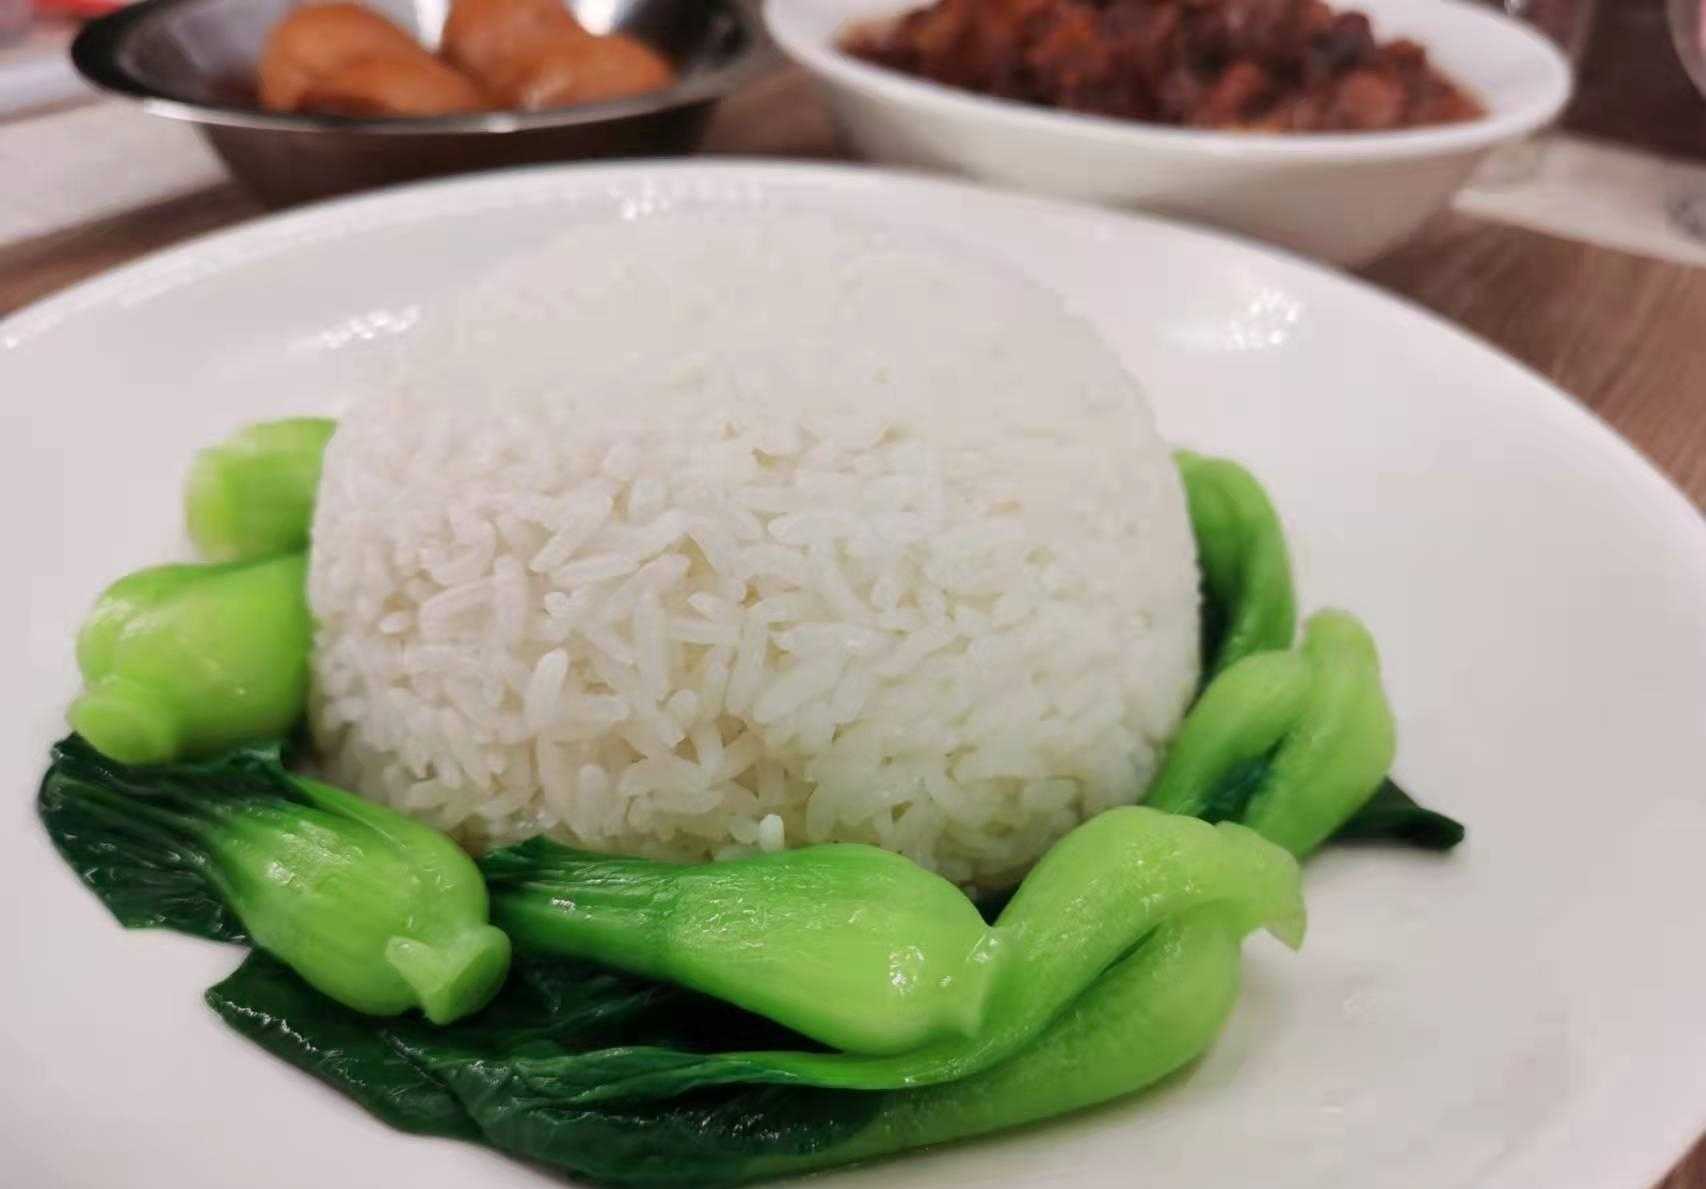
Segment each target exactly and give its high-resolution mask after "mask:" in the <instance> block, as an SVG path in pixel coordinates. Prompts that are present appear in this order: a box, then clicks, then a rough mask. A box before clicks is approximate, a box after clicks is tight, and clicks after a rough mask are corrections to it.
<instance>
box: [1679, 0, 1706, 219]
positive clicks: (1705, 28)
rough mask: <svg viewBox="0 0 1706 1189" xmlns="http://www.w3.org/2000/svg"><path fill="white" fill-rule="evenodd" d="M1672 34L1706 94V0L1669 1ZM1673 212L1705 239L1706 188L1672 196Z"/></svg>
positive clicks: (1684, 64)
mask: <svg viewBox="0 0 1706 1189" xmlns="http://www.w3.org/2000/svg"><path fill="white" fill-rule="evenodd" d="M1670 35H1671V39H1672V40H1673V41H1675V42H1676V53H1677V57H1679V58H1681V59H1682V65H1683V66H1684V68H1686V69H1687V71H1688V77H1689V78H1691V79H1693V80H1694V85H1695V86H1696V87H1697V88H1699V90H1700V93H1701V94H1702V95H1706V0H1670ZM1702 118H1706V113H1702ZM1670 215H1671V221H1672V222H1673V223H1675V224H1676V227H1677V229H1678V230H1679V231H1681V232H1683V233H1684V234H1685V235H1689V236H1692V237H1694V238H1695V239H1700V240H1706V190H1695V191H1692V192H1688V193H1683V194H1677V195H1675V196H1674V197H1672V198H1671V200H1670Z"/></svg>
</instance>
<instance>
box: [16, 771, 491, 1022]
mask: <svg viewBox="0 0 1706 1189" xmlns="http://www.w3.org/2000/svg"><path fill="white" fill-rule="evenodd" d="M39 807H40V811H41V814H42V817H43V818H44V820H45V821H46V824H47V826H48V832H49V834H50V836H51V837H52V838H53V839H54V843H55V845H56V846H57V847H58V848H59V851H60V853H61V854H62V855H64V857H65V858H66V860H67V861H68V862H69V863H70V864H71V865H72V867H73V868H74V869H75V870H76V871H77V872H78V874H79V875H80V876H81V877H82V878H83V880H84V881H85V882H86V883H88V884H89V885H90V886H91V887H92V888H94V889H95V890H96V891H97V892H99V893H100V895H101V896H102V898H103V900H105V901H106V903H107V904H108V905H109V907H111V908H112V909H113V911H114V913H115V915H117V916H118V917H119V919H120V920H121V921H123V922H124V923H125V924H127V925H152V924H169V925H174V926H179V927H181V926H182V925H183V923H184V922H183V921H182V920H181V919H180V918H179V916H178V914H179V913H180V912H183V911H189V912H190V913H192V919H191V921H190V923H191V924H192V925H193V926H199V930H198V931H201V932H203V933H204V934H208V933H211V934H212V935H215V936H226V937H233V938H236V937H240V936H244V935H246V936H247V937H248V938H249V939H251V940H252V941H253V942H254V944H255V945H257V946H259V947H260V948H262V949H264V950H267V951H268V952H270V953H272V954H274V955H275V956H277V957H278V958H280V959H281V960H283V961H284V962H285V963H286V964H288V965H289V966H290V967H291V968H292V969H293V970H295V971H296V972H297V973H298V974H300V975H301V976H302V977H303V978H304V979H305V980H306V981H307V982H308V983H309V984H310V985H312V986H314V987H315V988H317V989H318V990H320V991H321V992H323V993H324V994H326V995H328V996H330V997H331V998H333V999H335V1000H337V1001H338V1002H339V1003H342V1004H345V1005H347V1006H349V1007H351V1008H354V1009H355V1010H357V1011H360V1012H365V1013H368V1014H371V1015H382V1016H383V1015H395V1014H397V1013H398V1012H402V1011H406V1010H408V1009H410V1008H414V1007H419V1008H420V1009H421V1010H422V1011H423V1012H424V1013H425V1014H426V1016H427V1018H428V1019H430V1020H433V1021H434V1022H437V1023H444V1022H447V1021H450V1020H454V1019H457V1018H458V1017H461V1016H465V1015H467V1014H468V1013H470V1012H472V1011H476V1010H478V1009H479V1008H480V1007H482V1006H484V1005H485V1004H486V1002H487V1001H488V1000H489V999H491V997H492V996H493V995H494V994H495V993H496V992H497V989H498V987H499V986H500V985H501V984H502V982H503V978H504V973H505V971H506V970H507V969H508V966H509V949H510V947H509V939H508V938H507V937H505V936H504V934H503V933H501V932H500V931H498V930H497V929H495V928H493V927H492V926H491V925H489V924H488V923H487V918H486V913H487V903H486V888H485V884H484V882H483V881H482V880H481V878H480V873H479V870H478V869H477V868H476V867H475V866H474V864H473V862H472V860H470V859H469V858H468V856H467V855H465V854H463V853H462V851H461V850H460V849H458V848H457V846H456V844H455V843H453V842H451V841H450V839H448V838H446V837H445V836H444V835H442V834H440V833H438V832H437V831H436V830H432V829H429V828H428V827H426V826H423V825H420V824H418V823H416V822H413V821H410V820H409V819H408V818H406V817H403V816H402V815H401V814H398V813H396V812H394V811H392V810H390V809H386V808H384V807H383V806H379V805H375V804H373V803H371V802H368V801H364V800H362V799H361V798H360V797H356V796H353V795H351V794H350V793H346V792H343V791H341V790H339V789H335V788H332V787H331V786H329V785H325V784H321V783H320V782H318V781H315V780H308V779H305V778H302V777H297V776H292V775H290V774H289V773H287V772H286V771H285V770H284V769H283V767H282V766H281V765H280V764H279V762H278V757H277V754H276V752H273V751H254V752H248V753H242V754H241V755H240V756H239V757H237V758H236V759H234V760H227V761H225V762H223V763H221V764H218V765H214V766H208V767H200V766H196V765H187V764H186V765H173V766H169V767H154V768H145V769H135V768H129V767H126V766H123V765H118V764H113V763H111V762H109V761H107V760H105V759H103V758H102V757H100V756H99V755H97V754H96V753H95V752H94V751H93V750H92V749H90V748H89V747H88V746H87V745H85V744H84V743H83V742H82V741H81V740H78V739H76V738H72V739H69V740H67V741H65V742H64V743H62V744H60V745H59V747H58V748H56V749H55V762H54V766H53V767H52V768H51V769H50V770H49V772H48V776H47V779H46V780H45V781H44V783H43V785H42V791H41V796H40V799H39ZM203 887H211V888H212V889H213V890H215V891H216V892H217V893H218V896H219V898H220V899H221V900H222V901H223V904H224V907H225V909H226V910H227V911H228V913H229V917H224V916H221V915H219V914H218V913H212V912H208V911H206V910H205V909H203V908H200V907H198V905H199V904H200V903H201V902H202V900H201V898H200V892H201V889H202V888H203ZM164 889H170V894H169V895H163V894H162V893H163V890H164Z"/></svg>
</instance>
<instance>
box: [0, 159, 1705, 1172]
mask: <svg viewBox="0 0 1706 1189" xmlns="http://www.w3.org/2000/svg"><path fill="white" fill-rule="evenodd" d="M695 175H701V176H704V177H705V178H706V179H707V181H713V180H716V181H725V182H734V183H743V182H744V183H749V184H750V185H751V186H753V187H754V188H756V189H763V188H764V187H766V186H771V185H781V186H794V187H797V188H798V189H799V190H810V189H820V190H823V189H827V190H828V191H830V192H833V193H837V194H846V193H849V192H860V191H863V192H866V193H876V192H881V191H883V190H886V189H890V188H898V189H899V190H900V191H901V192H902V193H903V195H904V193H906V192H912V193H917V194H921V195H935V196H937V197H938V198H941V197H957V198H959V199H960V200H962V201H963V202H965V203H968V204H987V205H990V206H994V207H1004V208H1006V209H1008V210H1010V211H1015V212H1022V211H1031V212H1035V213H1037V214H1038V215H1039V216H1042V215H1047V216H1049V217H1050V218H1051V219H1055V220H1060V221H1062V222H1063V223H1072V222H1076V223H1077V224H1078V225H1079V226H1082V227H1085V228H1088V229H1091V230H1098V229H1106V230H1107V231H1108V233H1110V234H1112V235H1116V236H1117V235H1120V234H1123V233H1124V232H1125V231H1127V230H1129V229H1131V228H1134V227H1136V228H1142V229H1144V230H1146V231H1147V232H1150V233H1156V234H1161V235H1165V236H1169V237H1177V238H1180V239H1183V240H1187V241H1193V242H1195V243H1196V244H1198V245H1200V246H1201V247H1203V248H1204V249H1206V250H1211V251H1226V250H1231V251H1232V252H1233V253H1234V254H1235V255H1237V256H1239V257H1242V258H1243V259H1245V260H1248V261H1250V262H1251V263H1252V264H1253V265H1260V266H1262V267H1264V268H1266V269H1268V270H1269V271H1270V274H1272V275H1277V277H1278V279H1279V280H1280V281H1281V282H1286V281H1290V280H1292V279H1301V280H1302V281H1304V282H1305V283H1308V284H1311V285H1318V286H1323V287H1325V289H1326V290H1327V291H1330V292H1333V293H1335V294H1339V295H1343V296H1345V297H1346V298H1349V299H1352V300H1354V301H1356V303H1357V304H1359V305H1361V306H1362V307H1364V308H1366V309H1368V310H1369V311H1370V316H1374V317H1380V318H1386V319H1389V320H1395V324H1402V323H1404V322H1405V321H1407V320H1408V319H1415V318H1418V317H1419V318H1420V319H1421V320H1422V322H1423V323H1424V324H1426V325H1429V326H1431V328H1432V329H1433V330H1434V331H1436V332H1444V333H1446V334H1448V335H1449V336H1451V337H1452V339H1454V340H1455V341H1456V342H1457V343H1458V344H1459V345H1461V346H1462V347H1464V348H1466V349H1468V350H1469V351H1470V352H1472V353H1474V356H1475V358H1476V359H1477V360H1478V361H1479V362H1480V363H1481V364H1482V365H1483V366H1485V367H1487V368H1494V369H1502V374H1503V375H1505V376H1507V377H1509V379H1510V381H1511V382H1510V383H1509V384H1508V385H1502V386H1497V387H1498V391H1499V392H1500V394H1501V397H1507V398H1509V399H1511V400H1513V401H1515V400H1516V399H1517V398H1518V396H1519V392H1518V390H1519V389H1520V400H1521V402H1522V405H1523V407H1524V409H1525V410H1530V411H1532V412H1533V413H1534V414H1535V415H1538V416H1544V417H1550V418H1553V419H1554V424H1555V425H1556V426H1557V427H1558V429H1559V432H1568V433H1570V434H1572V435H1573V436H1576V437H1577V438H1578V439H1580V440H1583V441H1584V443H1586V444H1589V445H1591V446H1592V447H1593V448H1594V449H1595V453H1596V454H1597V455H1598V456H1599V457H1601V458H1603V459H1605V460H1606V463H1607V466H1608V467H1613V466H1614V470H1613V471H1612V473H1611V475H1610V476H1608V478H1609V479H1610V480H1612V481H1622V482H1623V483H1625V484H1626V490H1628V491H1630V492H1631V494H1634V495H1636V496H1638V497H1639V502H1638V504H1636V506H1635V508H1634V509H1632V512H1631V514H1632V515H1643V516H1646V517H1648V518H1649V519H1650V520H1652V521H1653V522H1654V525H1653V526H1654V528H1655V530H1656V532H1657V533H1658V534H1659V535H1661V536H1662V537H1663V538H1664V539H1665V540H1666V541H1671V542H1678V543H1680V544H1682V545H1683V546H1685V547H1686V546H1692V547H1693V548H1695V549H1696V550H1697V551H1698V553H1699V558H1698V560H1699V561H1701V562H1703V563H1706V513H1703V512H1702V510H1701V509H1699V508H1697V507H1696V505H1695V504H1694V502H1693V501H1692V500H1691V498H1690V497H1689V496H1688V495H1687V494H1686V493H1685V492H1684V491H1683V490H1682V489H1681V487H1680V486H1679V485H1678V484H1677V483H1676V481H1675V480H1673V479H1672V478H1671V477H1670V476H1669V475H1668V474H1666V473H1665V472H1664V471H1662V470H1661V469H1660V468H1659V467H1658V466H1657V464H1655V463H1654V462H1653V461H1652V460H1650V459H1649V458H1647V457H1646V456H1645V455H1644V454H1643V453H1642V452H1641V451H1640V450H1639V449H1638V448H1637V447H1636V446H1635V445H1634V444H1633V443H1632V442H1630V441H1629V440H1628V439H1626V438H1625V437H1623V435H1622V434H1620V433H1618V432H1617V431H1616V430H1615V429H1613V428H1612V427H1611V426H1610V425H1609V424H1607V423H1606V422H1605V421H1604V420H1603V419H1602V418H1601V417H1600V416H1599V415H1598V414H1597V413H1596V412H1594V410H1592V409H1591V408H1589V407H1588V406H1587V405H1585V404H1584V403H1583V402H1582V401H1580V400H1579V399H1577V398H1576V397H1574V396H1572V395H1570V394H1569V393H1568V392H1566V391H1564V390H1563V389H1561V388H1559V387H1558V386H1556V385H1554V384H1553V383H1551V382H1550V381H1549V380H1547V379H1546V378H1545V377H1544V376H1542V375H1540V374H1539V373H1538V372H1537V371H1535V370H1534V369H1533V368H1531V367H1529V366H1527V365H1526V364H1524V363H1522V362H1520V361H1518V360H1516V359H1514V358H1512V357H1511V356H1509V355H1506V354H1505V353H1504V352H1502V351H1500V350H1499V349H1498V348H1496V347H1494V346H1493V345H1491V344H1490V343H1488V342H1487V341H1486V340H1484V339H1482V338H1481V337H1480V336H1478V335H1476V334H1474V333H1472V332H1470V331H1468V330H1466V329H1464V328H1462V327H1461V326H1458V325H1456V324H1454V323H1452V322H1450V321H1448V320H1447V319H1445V318H1443V317H1441V316H1440V315H1438V314H1435V313H1433V312H1432V311H1431V310H1428V309H1427V308H1426V307H1423V306H1421V305H1420V304H1418V303H1416V302H1415V301H1413V300H1411V299H1408V298H1405V297H1401V296H1398V295H1395V294H1392V293H1389V292H1387V291H1385V290H1382V289H1379V288H1377V287H1375V286H1374V285H1372V284H1371V283H1369V282H1367V281H1365V280H1362V279H1361V278H1358V277H1355V276H1351V275H1348V274H1344V273H1341V272H1338V271H1336V270H1334V269H1331V268H1329V267H1326V266H1323V265H1320V264H1317V263H1314V262H1311V261H1308V260H1305V259H1302V258H1300V257H1298V256H1296V255H1294V254H1292V253H1289V252H1287V251H1284V250H1282V249H1278V248H1274V247H1271V246H1268V245H1264V244H1259V243H1254V242H1252V241H1249V240H1247V239H1244V238H1242V237H1239V236H1236V235H1231V234H1227V233H1225V232H1220V231H1211V230H1206V229H1202V228H1198V227H1194V226H1191V225H1188V224H1184V223H1181V222H1178V221H1176V220H1171V219H1165V218H1160V217H1157V216H1153V215H1138V214H1133V213H1129V212H1123V211H1113V210H1107V209H1103V208H1097V207H1093V206H1088V205H1085V204H1079V203H1073V202H1067V201H1062V200H1057V199H1051V198H1041V197H1035V196H1031V195H1024V194H1015V193H1008V192H1003V191H1000V190H996V189H992V188H986V187H982V186H977V185H973V184H969V183H966V182H961V181H954V180H946V179H941V178H938V177H934V176H930V175H924V174H919V173H912V172H907V171H898V170H886V169H876V168H872V167H869V166H863V165H851V164H845V163H828V162H811V163H795V162H776V161H769V160H754V159H743V158H714V159H708V158H689V159H682V160H675V161H667V162H622V163H615V164H602V163H601V164H571V165H546V166H530V167H523V168H520V169H513V170H502V171H495V172H492V173H485V174H475V175H469V176H465V177H457V178H447V179H436V180H432V181H427V182H423V183H417V184H414V185H409V186H404V187H397V188H394V189H389V190H383V191H378V192H373V193H368V194H361V195H355V196H350V197H345V198H340V199H335V200H331V201H328V202H324V203H319V204H315V205H312V206H308V207H305V208H300V209H297V210H292V211H286V212H280V213H275V214H270V215H266V216H262V217H260V218H257V219H254V220H251V221H248V222H245V223H243V224H240V225H238V226H235V227H230V228H224V229H220V230H216V231H213V232H209V233H204V234H201V235H197V236H195V237H192V238H191V239H189V240H186V241H184V242H182V243H180V244H176V245H173V246H171V247H169V248H165V249H161V250H158V251H156V252H152V253H149V254H147V255H146V256H144V257H142V258H140V259H138V260H136V261H132V262H130V263H128V264H125V265H123V266H121V267H119V268H117V269H113V270H110V271H108V272H106V273H103V274H100V275H97V276H95V277H92V278H89V279H86V280H84V281H82V282H80V283H78V284H76V285H74V286H72V287H70V288H69V289H67V290H65V291H63V292H61V293H59V294H56V295H53V296H50V297H48V298H46V299H43V300H41V301H38V302H36V303H34V304H32V305H30V306H27V307H25V308H23V309H22V310H20V311H17V312H16V313H14V314H12V315H10V316H8V317H7V318H5V319H3V320H0V387H4V373H5V372H6V370H7V368H8V366H9V364H11V363H12V361H14V360H18V359H20V358H21V357H22V356H23V355H24V354H26V352H25V351H23V350H22V349H23V348H25V347H27V346H28V344H29V343H31V342H32V341H34V340H35V339H37V338H39V337H42V336H48V335H51V334H53V333H55V332H56V331H57V330H58V329H59V328H60V327H63V326H65V325H67V324H68V323H71V322H73V321H74V320H75V319H76V318H77V317H78V316H79V315H80V314H83V313H85V312H92V311H95V310H99V309H103V308H116V309H120V310H122V309H123V308H124V307H125V306H127V305H131V304H138V303H141V302H145V301H148V300H151V299H152V298H154V297H158V296H163V295H165V294H167V293H170V292H172V291H174V290H176V289H178V288H180V287H182V286H186V285H190V284H193V283H195V282H196V281H198V280H201V279H204V278H206V277H209V276H214V275H220V274H225V273H228V272H230V271H232V270H235V269H240V268H242V267H244V266H245V265H246V264H248V263H250V262H253V261H257V260H262V259H267V258H271V257H272V256H274V255H276V254H277V253H280V252H286V251H289V250H290V249H291V248H292V247H294V246H298V245H302V244H307V243H320V242H325V241H335V240H338V239H341V238H347V237H353V236H358V235H360V234H362V233H364V232H366V231H368V230H372V229H378V228H394V227H398V226H403V225H407V224H409V223H412V222H416V221H430V220H432V219H434V218H437V217H440V216H442V215H445V214H452V215H454V214H465V213H468V212H471V211H483V210H491V209H501V208H504V207H522V206H536V205H542V204H549V203H551V202H553V201H560V200H563V199H565V198H569V197H573V196H575V195H579V194H586V193H589V192H597V191H599V190H603V191H605V192H611V193H614V192H620V191H621V190H623V189H624V188H628V187H632V186H636V185H640V184H643V183H644V181H645V180H646V179H647V178H648V177H658V178H673V179H675V183H674V184H676V185H678V186H679V185H681V184H682V182H681V180H682V179H688V180H689V181H691V179H692V178H693V177H694V176H695ZM1406 316H1408V319H1407V318H1406ZM1410 324H1411V325H1414V324H1415V323H1414V322H1413V321H1412V322H1410ZM1490 387H1492V386H1490ZM1475 399H1485V398H1484V397H1481V396H1479V395H1478V396H1477V397H1476V398H1475ZM1613 460H1615V463H1613ZM1661 517H1662V521H1661V520H1660V518H1661ZM1699 572H1700V574H1701V575H1702V576H1703V577H1706V568H1702V569H1700V571H1699ZM1702 589H1703V590H1706V586H1703V587H1702ZM32 820H33V819H32ZM1683 1089H1684V1087H1681V1086H1678V1085H1674V1084H1669V1083H1668V1082H1667V1083H1666V1084H1665V1090H1666V1093H1665V1094H1664V1095H1663V1100H1664V1101H1666V1102H1668V1103H1669V1104H1671V1105H1670V1109H1669V1110H1651V1109H1650V1110H1648V1111H1647V1113H1646V1118H1647V1120H1648V1124H1649V1127H1650V1134H1651V1135H1652V1136H1653V1137H1654V1140H1655V1142H1654V1143H1653V1144H1652V1146H1651V1147H1650V1148H1649V1147H1646V1146H1645V1145H1635V1144H1630V1145H1628V1146H1627V1147H1626V1148H1624V1150H1623V1151H1622V1152H1621V1153H1619V1154H1616V1155H1615V1164H1616V1167H1618V1168H1620V1169H1622V1170H1624V1171H1626V1172H1628V1173H1630V1174H1631V1181H1634V1180H1636V1179H1638V1178H1639V1177H1647V1178H1649V1179H1652V1178H1653V1177H1656V1176H1661V1175H1663V1173H1664V1171H1665V1170H1666V1169H1668V1168H1669V1167H1671V1165H1673V1164H1674V1163H1675V1160H1676V1159H1678V1158H1680V1156H1682V1155H1683V1154H1684V1153H1685V1152H1686V1151H1687V1149H1688V1145H1689V1144H1690V1143H1692V1142H1693V1140H1694V1139H1695V1138H1696V1137H1697V1136H1698V1135H1699V1132H1700V1127H1701V1120H1700V1119H1699V1118H1698V1117H1696V1116H1695V1115H1694V1113H1693V1108H1692V1107H1691V1106H1690V1105H1689V1103H1690V1101H1691V1100H1689V1099H1688V1097H1687V1096H1686V1094H1684V1093H1680V1092H1679V1091H1681V1090H1683ZM1673 1145H1674V1146H1673ZM1660 1149H1664V1151H1663V1153H1662V1154H1661V1151H1660ZM1643 1183H1644V1182H1643Z"/></svg>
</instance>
